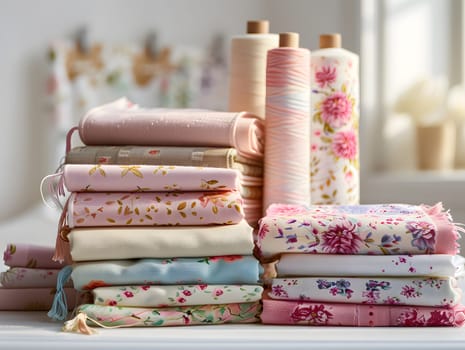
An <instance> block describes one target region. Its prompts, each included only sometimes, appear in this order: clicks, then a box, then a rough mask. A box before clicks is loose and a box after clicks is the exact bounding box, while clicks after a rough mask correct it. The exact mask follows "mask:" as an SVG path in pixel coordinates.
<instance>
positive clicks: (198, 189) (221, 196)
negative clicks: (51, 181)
mask: <svg viewBox="0 0 465 350" xmlns="http://www.w3.org/2000/svg"><path fill="white" fill-rule="evenodd" d="M122 102H124V103H126V104H127V101H126V100H123V101H118V102H117V103H116V105H118V104H121V103H122ZM112 113H114V114H112ZM119 113H122V114H119ZM138 113H141V115H138ZM170 113H172V112H170V111H168V110H164V111H163V113H162V114H160V118H159V119H157V117H156V115H157V114H156V113H155V112H154V113H153V114H152V112H150V111H149V110H147V111H143V110H139V109H135V108H134V107H128V106H126V108H120V107H118V106H115V105H114V104H113V105H111V106H108V105H107V106H104V107H101V108H97V109H94V110H92V111H90V112H89V114H88V115H86V116H85V117H84V118H83V120H82V121H81V124H80V125H81V129H80V135H81V138H82V139H83V141H84V142H85V143H87V142H93V143H99V142H100V141H99V139H98V137H97V135H98V133H100V134H101V135H102V138H103V139H104V141H102V142H103V143H108V144H110V145H111V144H112V143H113V145H112V146H109V147H105V148H102V149H101V150H103V151H111V152H116V153H118V155H117V156H116V159H115V158H113V157H111V158H112V159H113V160H114V162H113V161H112V163H113V164H102V163H97V162H96V161H99V157H100V156H96V154H100V152H101V150H97V149H95V148H85V147H84V148H81V149H79V150H77V151H71V152H70V153H69V154H68V155H67V159H68V160H76V159H78V158H79V159H81V160H80V161H79V162H76V163H81V164H65V165H64V166H63V174H62V177H63V182H64V185H65V187H66V188H67V190H68V191H69V192H71V195H70V197H69V199H68V201H67V204H66V206H65V209H64V211H63V213H62V219H61V220H62V224H61V225H60V227H62V229H61V231H60V234H59V235H58V237H57V251H56V257H55V258H57V259H65V260H69V261H72V262H73V265H72V268H71V269H68V270H67V271H66V270H65V271H64V272H63V279H65V278H66V275H70V277H71V279H72V280H73V282H74V286H75V288H76V289H78V290H90V291H92V293H93V296H94V303H93V304H84V305H81V306H79V307H78V310H77V311H78V313H81V315H85V318H86V319H87V321H88V323H89V324H99V325H102V326H110V327H113V326H117V327H129V326H172V325H194V324H217V323H250V322H258V320H259V318H258V314H259V312H260V310H261V305H260V302H259V301H260V299H261V294H262V291H263V288H262V287H261V286H260V285H258V282H259V274H260V265H259V263H258V261H257V260H256V259H255V258H254V257H253V255H252V254H253V234H252V233H253V228H252V227H251V226H250V225H249V224H248V223H247V221H246V220H245V219H244V208H243V198H242V195H241V193H240V191H241V179H242V175H241V172H240V171H239V170H237V169H234V168H233V167H231V168H230V169H227V168H222V167H200V166H190V165H184V164H186V163H183V161H180V163H181V164H183V165H178V164H177V161H176V159H177V158H176V157H181V158H183V157H184V158H186V157H185V155H186V154H187V153H189V152H190V153H192V151H191V150H188V149H183V150H182V151H181V152H177V151H176V150H175V148H174V147H172V148H170V149H165V150H168V151H167V152H166V153H165V154H164V157H165V158H163V159H162V163H161V164H160V165H153V164H140V163H136V164H135V165H134V163H132V161H131V160H129V163H128V161H127V159H126V160H125V161H123V162H122V163H123V164H120V162H119V161H118V160H119V159H121V157H123V158H124V156H122V154H128V153H129V154H132V155H133V156H134V157H135V158H134V159H135V160H138V161H143V160H144V159H145V158H144V157H146V156H147V153H148V154H150V151H148V152H146V151H147V150H148V149H150V150H155V149H156V147H155V148H154V147H153V146H151V145H150V142H151V143H153V144H156V143H157V140H158V139H157V137H156V135H155V136H153V135H150V136H147V137H146V138H145V139H144V130H145V131H146V130H148V129H150V128H151V125H152V123H153V125H158V126H160V128H162V129H163V127H162V126H161V124H167V125H169V124H170V122H169V119H170V118H171V117H173V118H174V121H176V120H177V121H178V123H179V126H180V127H182V125H184V124H183V123H182V122H181V120H184V123H186V122H187V121H186V120H189V117H191V118H192V119H191V121H190V122H191V123H192V127H193V128H195V125H197V124H198V125H203V126H204V127H205V128H208V125H209V124H208V121H209V120H210V119H211V120H212V123H213V125H215V122H217V121H219V120H220V119H221V117H216V116H215V114H210V113H213V112H208V113H207V114H205V116H207V117H206V119H202V116H200V115H199V114H195V113H194V115H192V116H190V115H189V112H183V113H185V114H184V117H183V118H181V119H179V118H176V116H178V114H176V113H173V115H172V116H171V115H170ZM199 113H200V112H199ZM202 113H204V112H202ZM220 114H221V113H220ZM122 115H126V116H127V119H124V120H122V118H123V116H122ZM134 115H135V116H134ZM154 115H155V117H154V118H155V119H150V118H151V117H152V116H154ZM144 118H146V119H145V120H146V122H148V120H151V121H149V122H148V123H149V124H148V125H147V124H144V125H143V126H141V129H140V130H139V129H138V131H135V130H136V129H137V128H136V127H135V126H134V123H139V122H140V121H141V119H144ZM223 119H224V118H223ZM157 120H158V121H157ZM109 121H111V125H113V123H116V124H117V125H118V127H117V128H116V129H115V130H111V126H108V125H106V127H107V128H108V129H110V130H107V131H106V132H104V131H103V129H99V126H104V125H105V123H107V122H109ZM94 127H95V130H94ZM236 127H237V128H239V129H240V127H241V126H240V125H238V126H236ZM120 129H121V130H120ZM174 130H175V129H170V130H165V131H164V132H161V131H160V130H158V129H153V132H154V133H159V135H161V136H165V137H166V135H165V133H168V134H169V133H170V132H171V138H176V135H177V133H173V131H174ZM205 132H206V131H205ZM108 134H111V135H112V137H111V138H108V137H106V138H105V135H107V136H108ZM131 134H132V135H133V137H134V138H132V139H130V140H129V139H128V137H127V135H131ZM189 135H190V134H185V135H183V137H182V140H183V141H184V143H183V142H181V141H179V142H180V143H181V144H182V145H185V144H186V143H188V141H185V140H186V139H188V138H189ZM194 135H195V133H194ZM94 136H95V138H92V137H94ZM139 138H140V140H139ZM90 139H91V140H92V141H89V140H90ZM142 139H143V140H142ZM178 139H179V138H178ZM179 140H181V139H179ZM199 140H200V139H199ZM137 141H140V144H145V145H148V146H146V147H145V148H144V149H143V148H139V147H136V146H130V147H127V146H124V147H119V146H120V145H123V142H128V143H129V142H131V143H132V144H134V143H137ZM110 142H112V143H110ZM241 142H243V140H242V141H241ZM161 143H162V144H163V142H161ZM240 144H241V145H242V146H243V147H245V148H246V145H243V144H242V143H240ZM193 146H196V145H195V144H194V145H193ZM249 148H250V147H249ZM121 150H124V151H126V150H129V152H128V153H126V152H121ZM162 150H163V149H162ZM138 152H139V153H140V152H142V153H141V154H142V155H140V156H139V155H138ZM221 152H223V154H224V155H225V156H226V155H228V154H231V151H230V150H227V151H226V152H224V151H221ZM221 152H220V153H221ZM250 152H252V151H250ZM153 153H154V154H155V153H156V152H153ZM160 153H161V151H160V152H159V154H160ZM114 154H115V153H114ZM169 154H174V159H168V158H166V157H167V155H169ZM82 155H84V157H82ZM88 155H91V157H90V158H89V157H88ZM82 159H86V161H87V160H89V162H91V161H93V163H92V164H82V163H84V161H82ZM216 161H217V164H218V163H219V162H220V160H219V158H217V160H216ZM224 161H225V162H226V161H227V159H224ZM165 162H166V163H165ZM106 163H109V162H106ZM144 163H145V162H144ZM230 164H234V163H233V162H231V161H230ZM197 165H198V164H197ZM57 294H58V293H57ZM114 306H117V307H116V308H115V307H114ZM135 315H136V316H135ZM51 316H53V317H55V318H63V316H64V314H63V313H60V314H59V315H57V314H52V315H51ZM92 321H94V322H93V323H92ZM95 321H96V322H95Z"/></svg>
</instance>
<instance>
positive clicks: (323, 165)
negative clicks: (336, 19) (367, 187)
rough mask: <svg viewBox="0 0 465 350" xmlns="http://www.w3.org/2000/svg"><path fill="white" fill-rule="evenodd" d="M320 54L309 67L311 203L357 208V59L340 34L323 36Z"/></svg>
mask: <svg viewBox="0 0 465 350" xmlns="http://www.w3.org/2000/svg"><path fill="white" fill-rule="evenodd" d="M327 39H329V42H327ZM320 48H321V49H320V50H316V51H314V52H313V54H312V63H311V72H312V73H311V88H312V101H311V127H310V130H311V136H310V141H311V146H310V192H311V201H312V204H342V205H348V204H358V203H359V197H360V194H359V191H360V189H359V187H360V176H359V142H358V123H359V78H358V56H357V55H355V54H354V53H351V52H349V51H347V50H344V49H342V48H340V36H338V35H336V34H333V35H328V36H324V35H322V36H321V38H320Z"/></svg>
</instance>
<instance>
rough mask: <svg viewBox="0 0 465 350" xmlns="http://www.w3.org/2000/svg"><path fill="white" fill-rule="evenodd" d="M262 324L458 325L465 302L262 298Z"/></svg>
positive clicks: (463, 320)
mask: <svg viewBox="0 0 465 350" xmlns="http://www.w3.org/2000/svg"><path fill="white" fill-rule="evenodd" d="M261 319H262V322H263V323H264V324H281V325H307V326H359V327H367V326H370V327H389V326H398V327H461V326H463V324H464V323H465V306H463V305H457V306H455V307H453V308H451V309H445V308H437V307H426V306H414V307H413V306H387V305H361V304H331V303H312V302H301V301H300V302H299V301H282V300H272V299H267V298H265V299H263V312H262V314H261Z"/></svg>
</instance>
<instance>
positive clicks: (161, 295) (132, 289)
mask: <svg viewBox="0 0 465 350" xmlns="http://www.w3.org/2000/svg"><path fill="white" fill-rule="evenodd" d="M262 292H263V287H261V286H257V285H234V284H227V285H224V284H221V285H215V284H213V285H209V284H196V285H170V286H161V285H158V286H155V285H148V284H146V285H139V286H120V287H100V288H95V289H94V290H92V293H93V295H94V304H96V305H108V306H124V307H166V306H183V305H207V304H208V305H215V304H231V303H250V302H254V301H259V300H260V299H261V298H262Z"/></svg>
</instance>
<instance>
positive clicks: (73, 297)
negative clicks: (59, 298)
mask: <svg viewBox="0 0 465 350" xmlns="http://www.w3.org/2000/svg"><path fill="white" fill-rule="evenodd" d="M64 291H65V294H66V299H67V301H68V309H69V310H72V309H73V308H74V307H75V306H76V304H77V299H78V298H77V294H78V292H76V291H75V290H74V289H73V288H65V289H64ZM54 296H55V288H16V289H7V288H2V287H0V310H1V311H48V310H50V308H51V307H52V303H53V298H54Z"/></svg>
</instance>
